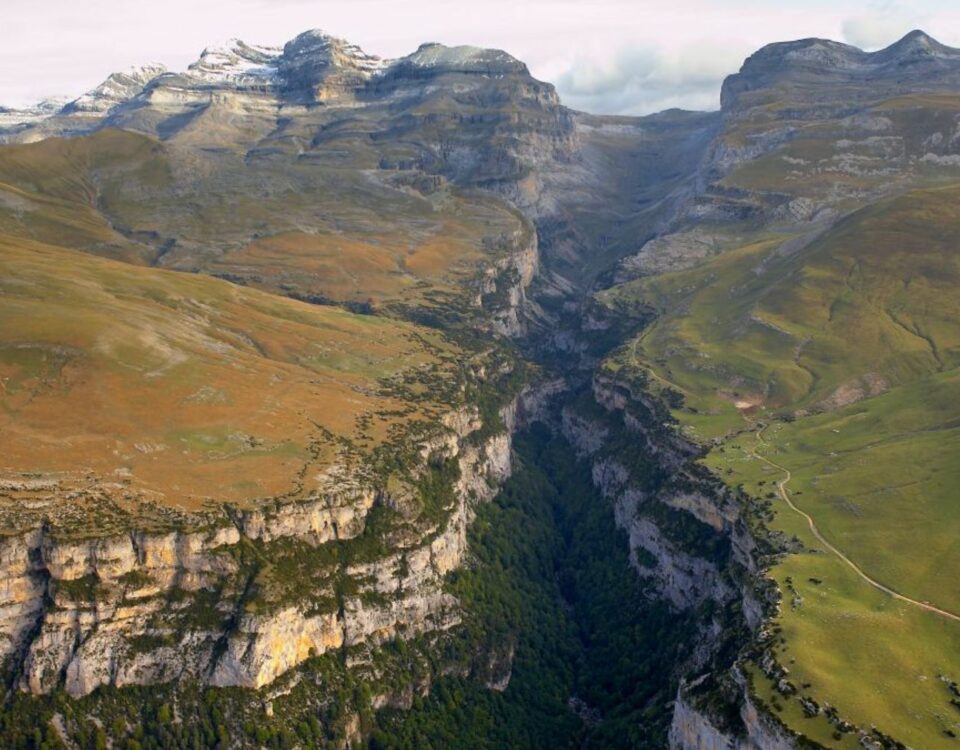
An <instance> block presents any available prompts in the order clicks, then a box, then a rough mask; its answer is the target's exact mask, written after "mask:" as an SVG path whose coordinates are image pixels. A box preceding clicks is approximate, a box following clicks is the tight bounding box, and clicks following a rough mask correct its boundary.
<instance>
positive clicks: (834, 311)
mask: <svg viewBox="0 0 960 750" xmlns="http://www.w3.org/2000/svg"><path fill="white" fill-rule="evenodd" d="M958 112H960V50H954V49H951V48H948V47H945V46H943V45H941V44H939V43H937V42H935V41H934V40H932V39H930V38H929V37H927V36H926V35H924V34H922V33H913V34H910V35H908V36H907V37H906V38H905V39H903V40H902V41H900V42H898V43H897V44H895V45H892V46H891V47H890V48H888V49H886V50H882V51H879V52H875V53H865V52H862V51H860V50H857V49H855V48H852V47H849V46H847V45H842V44H838V43H835V42H829V41H824V40H801V41H798V42H790V43H783V44H775V45H770V46H769V47H765V48H764V49H762V50H760V51H759V52H757V53H756V54H755V55H753V56H752V57H751V58H749V59H748V60H747V62H746V63H745V64H744V66H743V68H742V69H741V71H740V72H739V73H738V74H737V75H735V76H732V77H730V78H728V79H727V82H726V83H725V85H724V95H723V112H722V121H721V125H720V127H719V129H718V133H717V136H716V138H715V139H714V141H713V143H712V144H711V145H710V146H709V147H708V149H707V151H706V156H705V158H704V160H703V162H702V163H701V165H700V170H699V171H700V178H701V181H700V183H699V184H698V187H697V190H695V191H694V192H693V193H691V194H690V195H689V197H688V198H687V200H686V202H685V203H682V204H681V207H680V210H679V211H678V213H677V215H676V216H675V217H674V219H673V223H672V225H671V226H670V228H669V229H668V230H667V231H665V232H663V233H662V234H661V235H660V236H658V237H657V238H655V239H654V240H653V241H651V242H650V243H648V245H647V246H645V247H644V248H643V249H642V250H641V252H640V253H638V254H637V255H635V256H633V257H631V258H628V259H626V260H625V261H624V262H623V263H622V264H621V267H620V270H619V271H618V274H617V280H618V282H619V283H616V284H614V285H613V286H612V287H611V288H610V289H607V290H604V291H603V292H601V293H599V294H598V295H597V298H598V300H599V301H600V302H601V303H602V304H603V305H604V306H605V307H606V308H607V310H608V314H609V315H610V316H611V317H613V318H614V319H616V318H619V317H622V316H624V315H627V316H630V317H637V316H640V317H642V316H644V315H646V316H648V317H649V318H650V319H651V320H652V322H651V324H650V325H649V327H647V328H646V329H645V330H644V331H643V332H642V333H641V334H640V335H638V336H637V337H636V338H634V339H633V340H632V341H630V342H629V343H627V344H626V345H625V346H624V347H623V348H622V349H621V350H619V351H618V352H617V353H616V354H615V355H614V356H613V357H611V358H609V359H608V360H607V362H606V365H605V370H606V372H607V373H608V375H609V376H611V377H615V378H628V379H629V378H630V377H637V378H640V379H641V380H642V381H643V382H645V383H646V384H647V388H648V390H650V391H653V392H659V393H661V394H662V396H663V397H664V398H665V399H666V400H667V401H668V402H670V403H672V404H673V406H674V409H673V415H674V416H675V417H676V418H677V420H678V421H679V426H680V428H681V429H682V431H683V433H684V434H685V435H687V436H688V437H691V438H693V439H695V440H696V441H697V442H699V443H700V444H701V445H702V446H703V449H704V450H705V451H706V454H707V455H706V457H705V459H704V463H705V464H706V465H707V466H709V467H710V468H711V469H712V470H714V471H715V472H716V473H717V474H718V475H719V476H722V477H725V479H726V481H727V483H728V485H729V486H730V487H731V488H733V489H735V490H736V489H739V490H746V491H747V492H748V493H749V494H750V495H751V496H753V497H754V498H756V499H757V500H756V502H757V503H758V510H757V516H758V518H759V519H764V520H765V521H769V522H770V525H771V530H772V532H773V534H774V537H773V538H775V539H776V538H778V535H783V537H779V538H781V539H782V538H784V537H785V538H787V539H789V540H790V541H787V542H786V545H785V547H786V549H787V550H789V552H790V554H786V555H785V556H783V557H775V558H773V559H772V560H771V563H770V565H771V567H770V573H771V575H772V577H773V579H774V580H776V582H777V584H778V587H779V590H780V591H781V592H782V600H779V601H778V604H777V606H776V608H775V609H774V611H773V614H772V615H771V616H770V618H769V620H768V627H769V628H772V629H773V631H772V632H773V633H775V634H777V635H776V638H772V639H768V640H767V641H764V638H765V637H766V636H764V635H763V633H761V639H760V642H759V643H758V644H754V646H753V652H752V656H751V658H750V659H748V660H747V661H746V663H745V666H744V674H745V675H747V679H748V680H749V685H748V688H747V693H748V694H749V695H751V696H753V700H754V701H755V702H756V703H757V704H758V705H762V706H765V707H766V708H767V710H772V711H773V712H774V714H775V715H777V716H778V717H779V719H781V720H782V721H783V722H784V723H785V726H786V727H787V728H788V729H789V730H791V731H793V732H795V733H798V734H803V735H805V736H806V737H807V738H810V739H813V740H815V741H816V742H818V743H820V745H822V746H825V747H851V746H852V745H853V744H854V743H855V742H856V741H857V740H856V733H855V731H854V730H853V729H852V727H860V728H861V729H862V728H863V727H867V726H870V725H873V726H875V727H877V728H878V729H879V730H880V732H881V734H883V733H885V734H887V735H889V736H892V737H894V738H896V740H891V741H890V742H892V743H894V742H895V741H901V742H904V743H906V744H907V745H908V746H911V747H931V748H932V747H944V748H948V747H951V746H952V743H953V740H952V737H953V735H954V734H956V729H957V726H956V725H957V722H956V715H955V711H956V709H955V707H954V706H953V705H952V704H951V700H952V699H953V698H952V693H951V690H950V688H949V682H950V680H952V679H953V678H952V677H949V676H951V675H954V674H956V673H957V672H958V670H960V656H958V654H960V651H958V647H957V644H958V642H960V640H958V639H960V629H958V628H957V624H956V621H955V620H954V619H953V618H951V617H949V616H944V615H940V614H936V613H935V612H932V611H930V609H924V608H923V607H919V606H915V605H911V604H909V603H905V602H904V600H894V599H892V598H890V597H889V596H888V595H886V594H881V593H879V592H878V591H877V590H876V589H875V588H873V587H872V586H871V585H870V584H869V583H868V582H866V581H865V580H864V579H863V578H862V577H859V576H858V573H857V571H855V570H854V569H853V568H852V567H851V565H850V564H848V562H847V561H852V563H853V565H856V566H859V568H860V570H861V572H863V573H864V574H865V575H866V576H868V577H872V579H873V580H876V581H879V582H880V583H881V584H882V585H885V586H887V587H889V588H891V589H893V590H895V591H897V592H899V593H900V594H902V595H903V596H904V597H906V598H908V599H913V600H914V601H915V602H921V603H922V602H928V603H929V604H930V605H931V606H933V607H937V608H939V609H940V610H943V611H945V612H947V613H951V612H952V613H957V614H960V600H958V599H957V597H956V592H955V591H954V590H953V588H951V586H950V585H949V584H948V583H947V581H948V579H949V577H950V574H949V573H948V572H947V571H952V570H955V569H956V567H957V565H958V564H960V560H957V559H956V555H955V554H954V553H953V551H952V546H951V545H952V542H951V540H953V539H955V538H956V535H957V533H960V529H958V526H957V523H958V520H957V514H956V512H955V508H954V505H953V498H955V496H956V492H957V490H958V488H960V478H958V475H957V472H956V470H955V465H956V457H957V456H958V455H960V434H958V432H957V429H956V428H957V424H958V419H960V412H958V409H957V404H960V391H958V390H957V382H958V381H957V373H958V368H960V307H958V306H957V300H960V253H958V248H960V233H958V230H960V224H958V219H957V217H958V215H957V211H956V206H957V202H958V200H960V187H958V186H960V150H958V149H960V141H958V139H957V127H958V125H957V123H958ZM764 425H766V426H767V427H766V428H765V429H764ZM787 472H789V473H787ZM780 482H785V484H784V485H783V489H782V490H781V489H779V487H778V485H779V483H780ZM781 492H784V493H787V497H789V498H790V499H791V502H792V503H793V505H794V506H795V507H796V508H798V509H799V511H802V512H803V513H806V514H807V515H808V516H809V518H811V519H813V523H815V525H816V527H817V530H818V532H819V533H821V534H822V535H823V537H824V538H826V539H827V540H828V541H829V542H830V544H831V545H833V546H834V548H836V549H838V550H840V553H841V555H842V556H843V557H845V558H846V561H845V560H844V559H843V557H840V556H838V555H837V554H834V552H832V551H831V550H829V549H827V548H826V547H825V546H824V545H823V544H822V543H821V542H820V541H819V539H818V538H817V537H816V536H815V535H814V534H813V533H812V532H811V529H810V528H809V525H808V519H807V518H806V517H805V516H802V515H800V514H799V513H798V512H795V511H794V510H793V509H792V508H791V507H790V506H788V505H787V504H786V503H785V502H784V500H783V499H782V495H781ZM771 511H772V514H771V515H768V513H770V512H771ZM908 633H909V635H908ZM781 639H782V640H781ZM774 643H775V644H777V645H771V644H774ZM918 675H922V676H923V677H920V678H918ZM937 676H939V678H940V679H936V677H937ZM918 679H919V680H920V682H919V683H918ZM928 679H929V682H928V681H927V680H928ZM867 685H869V686H870V689H869V690H867V689H866V687H865V686H867ZM692 692H694V693H695V691H692ZM827 706H830V709H829V710H827ZM844 722H847V723H846V724H845V723H844ZM838 727H839V729H838ZM676 731H677V732H679V731H680V729H679V728H678V729H677V730H676ZM862 741H863V742H867V741H868V740H865V739H864V740H862ZM869 741H879V742H882V738H881V740H876V739H874V740H869ZM882 746H884V747H887V746H894V745H882ZM678 747H684V748H687V747H692V745H678Z"/></svg>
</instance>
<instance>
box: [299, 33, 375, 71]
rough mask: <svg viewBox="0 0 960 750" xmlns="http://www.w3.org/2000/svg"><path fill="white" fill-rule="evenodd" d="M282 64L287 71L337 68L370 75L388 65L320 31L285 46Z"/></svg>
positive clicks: (307, 34) (303, 36)
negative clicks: (307, 68)
mask: <svg viewBox="0 0 960 750" xmlns="http://www.w3.org/2000/svg"><path fill="white" fill-rule="evenodd" d="M283 63H284V65H285V66H286V67H288V68H290V69H303V68H304V67H308V66H309V67H326V66H330V65H337V66H339V67H349V68H354V69H356V70H358V71H361V72H365V73H371V74H372V73H376V72H379V71H380V70H383V69H384V68H385V67H386V66H387V65H389V61H386V60H382V59H381V58H379V57H377V56H376V55H370V54H367V53H366V52H364V51H363V49H361V48H360V47H359V46H357V45H356V44H351V43H350V42H348V41H347V40H345V39H340V38H339V37H335V36H333V35H332V34H328V33H327V32H325V31H323V30H321V29H311V30H310V31H304V32H303V33H302V34H299V35H298V36H296V37H294V38H293V39H291V40H290V41H289V42H287V43H286V44H285V45H284V47H283Z"/></svg>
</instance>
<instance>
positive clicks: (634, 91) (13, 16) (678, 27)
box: [0, 0, 960, 114]
mask: <svg viewBox="0 0 960 750" xmlns="http://www.w3.org/2000/svg"><path fill="white" fill-rule="evenodd" d="M310 28H321V29H323V30H325V31H327V32H329V33H331V34H334V35H336V36H340V37H343V38H346V39H349V40H350V41H352V42H354V43H357V44H359V45H360V46H361V47H363V48H364V49H365V50H366V51H367V52H369V53H371V54H376V55H380V56H381V57H395V56H399V55H404V54H407V53H409V52H412V51H413V50H414V49H416V48H417V47H418V46H419V45H420V44H421V43H423V42H427V41H436V42H442V43H445V44H474V45H478V46H483V47H497V48H500V49H505V50H507V51H508V52H510V53H511V54H513V55H515V56H516V57H518V58H520V59H521V60H523V61H524V62H526V63H527V64H528V65H529V67H530V69H531V71H532V73H533V74H534V75H535V76H536V77H538V78H540V79H542V80H546V81H550V82H552V83H554V84H556V86H557V89H558V91H559V92H560V96H561V98H562V99H563V101H564V102H565V103H566V104H568V105H569V106H571V107H574V108H576V109H581V110H585V111H589V112H596V113H608V114H646V113H649V112H655V111H659V110H662V109H667V108H669V107H684V108H687V109H716V108H717V107H718V106H719V98H720V84H721V82H722V81H723V78H724V77H725V76H726V75H728V74H730V73H734V72H736V71H737V69H738V68H739V67H740V65H741V63H742V62H743V60H744V58H745V57H747V56H748V55H749V54H750V53H751V52H753V51H755V50H756V49H758V48H759V47H761V46H763V45H764V44H767V43H770V42H774V41H784V40H789V39H799V38H804V37H811V36H819V37H827V38H831V39H836V40H839V41H845V42H848V43H850V44H854V45H856V46H859V47H862V48H864V49H878V48H881V47H883V46H886V45H887V44H890V43H892V42H894V41H896V40H897V39H899V38H900V37H902V36H903V35H904V34H906V33H907V32H909V31H911V30H913V29H915V28H922V29H923V30H924V31H926V32H927V33H929V34H931V35H932V36H934V37H936V38H938V39H939V40H940V41H941V42H944V43H945V44H951V45H955V46H960V3H958V2H957V1H956V0H912V2H911V1H907V2H900V1H899V0H632V1H628V0H471V1H470V2H462V1H461V0H419V1H416V2H413V1H411V0H336V1H334V0H164V1H163V2H147V1H146V0H82V1H81V2H78V1H77V0H42V2H36V1H34V2H24V0H0V105H6V106H25V105H28V104H31V103H33V102H35V101H37V100H39V99H41V98H44V97H49V96H67V97H71V98H72V97H75V96H78V95H79V94H81V93H83V92H84V91H86V90H88V89H90V88H93V87H94V86H96V85H97V84H98V83H99V82H100V81H102V80H103V79H104V78H106V76H107V75H108V74H110V73H111V72H113V71H116V70H123V69H125V68H128V67H130V66H133V65H139V64H144V63H147V62H160V63H163V64H165V65H166V66H167V67H169V68H171V69H173V70H182V69H184V68H185V67H186V66H187V65H189V64H190V62H192V61H193V60H195V59H196V58H197V57H199V54H200V52H201V51H202V50H203V48H204V47H206V46H209V45H211V44H214V43H216V42H218V41H223V40H226V39H229V38H233V37H237V38H240V39H243V40H244V41H246V42H249V43H251V44H269V45H281V44H283V42H285V41H287V40H288V39H291V38H292V37H294V36H296V35H297V34H298V33H300V32H301V31H304V30H306V29H310Z"/></svg>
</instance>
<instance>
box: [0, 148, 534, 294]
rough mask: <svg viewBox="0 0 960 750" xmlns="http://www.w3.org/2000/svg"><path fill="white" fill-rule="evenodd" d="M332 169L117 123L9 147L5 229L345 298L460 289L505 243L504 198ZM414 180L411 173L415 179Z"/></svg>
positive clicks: (507, 217) (2, 176)
mask: <svg viewBox="0 0 960 750" xmlns="http://www.w3.org/2000/svg"><path fill="white" fill-rule="evenodd" d="M362 166H363V167H365V166H366V165H365V164H363V165H361V164H356V163H354V162H352V161H349V160H348V161H347V162H346V163H344V164H336V165H333V166H331V165H321V164H317V163H315V162H313V161H301V160H299V159H297V158H296V156H295V155H294V156H284V157H275V158H252V157H251V158H248V157H247V156H246V155H245V154H243V153H237V152H235V151H231V150H227V149H217V150H202V149H196V148H194V147H192V146H190V145H189V144H184V143H182V142H179V141H176V142H167V143H163V144H161V143H160V142H158V141H156V140H154V139H152V138H149V137H147V136H144V135H138V134H134V133H130V132H124V131H116V130H113V131H111V130H108V131H102V132H99V133H96V134H94V135H91V136H88V137H83V138H74V139H49V140H46V141H41V142H39V143H35V144H29V145H18V146H7V147H4V148H3V149H0V230H2V231H5V232H8V233H11V234H15V235H17V236H22V237H29V238H31V239H37V240H39V241H43V242H48V243H52V244H60V245H64V246H68V247H73V248H77V249H82V250H85V251H89V252H94V253H97V254H101V255H107V256H109V257H114V258H118V259H121V260H126V261H129V262H135V263H151V264H154V263H155V264H159V265H163V266H165V267H169V268H175V269H178V270H188V271H203V272H208V273H211V274H215V275H223V276H225V277H227V278H230V279H231V280H235V281H240V282H242V283H245V284H248V285H251V286H257V287H260V288H263V289H267V290H269V291H281V292H283V293H285V294H290V293H292V294H295V295H301V296H307V297H321V298H324V299H329V300H333V301H347V302H367V301H372V302H374V303H378V304H380V303H382V304H389V303H393V302H403V303H410V304H426V303H429V302H430V301H431V300H432V299H435V298H436V296H437V295H444V296H445V297H446V298H449V297H451V296H455V295H462V293H463V285H464V284H465V283H466V282H468V281H470V280H471V279H472V278H474V277H475V276H476V275H477V273H478V270H479V267H480V266H481V265H483V264H485V263H489V262H490V261H491V260H492V259H494V258H496V257H497V256H498V255H499V254H500V253H501V252H502V250H503V249H504V248H505V245H504V243H505V242H508V243H509V242H521V241H524V240H529V230H528V228H527V227H526V225H525V223H524V221H523V220H522V219H521V218H520V217H519V215H517V214H516V213H515V212H513V211H511V210H509V209H508V208H507V207H506V206H505V205H504V204H502V203H501V202H498V201H496V200H493V199H489V198H481V197H478V196H475V195H471V196H467V195H463V194H461V193H459V192H458V191H456V190H454V189H452V188H450V187H449V186H447V185H440V186H439V188H436V186H432V187H430V188H429V189H428V190H426V192H424V193H421V192H419V191H418V190H416V189H414V188H413V187H411V186H410V185H406V184H404V181H403V176H402V175H398V173H397V172H395V171H393V170H384V171H378V170H376V169H361V167H362ZM411 179H412V178H411ZM434 188H436V189H434Z"/></svg>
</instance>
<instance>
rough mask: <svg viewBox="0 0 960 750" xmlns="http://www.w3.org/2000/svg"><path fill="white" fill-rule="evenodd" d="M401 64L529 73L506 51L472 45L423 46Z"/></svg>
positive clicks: (459, 69)
mask: <svg viewBox="0 0 960 750" xmlns="http://www.w3.org/2000/svg"><path fill="white" fill-rule="evenodd" d="M399 62H402V63H406V64H408V65H412V66H414V67H417V68H431V69H437V70H441V71H450V72H463V73H527V66H526V65H524V64H523V63H522V62H520V61H519V60H518V59H517V58H515V57H514V56H513V55H510V54H508V53H507V52H504V51H503V50H499V49H485V48H483V47H473V46H470V45H460V46H456V47H448V46H446V45H444V44H440V43H439V42H427V43H426V44H421V45H420V46H419V47H418V48H417V51H416V52H414V53H413V54H412V55H407V56H406V57H404V58H402V59H401V60H400V61H399Z"/></svg>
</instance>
